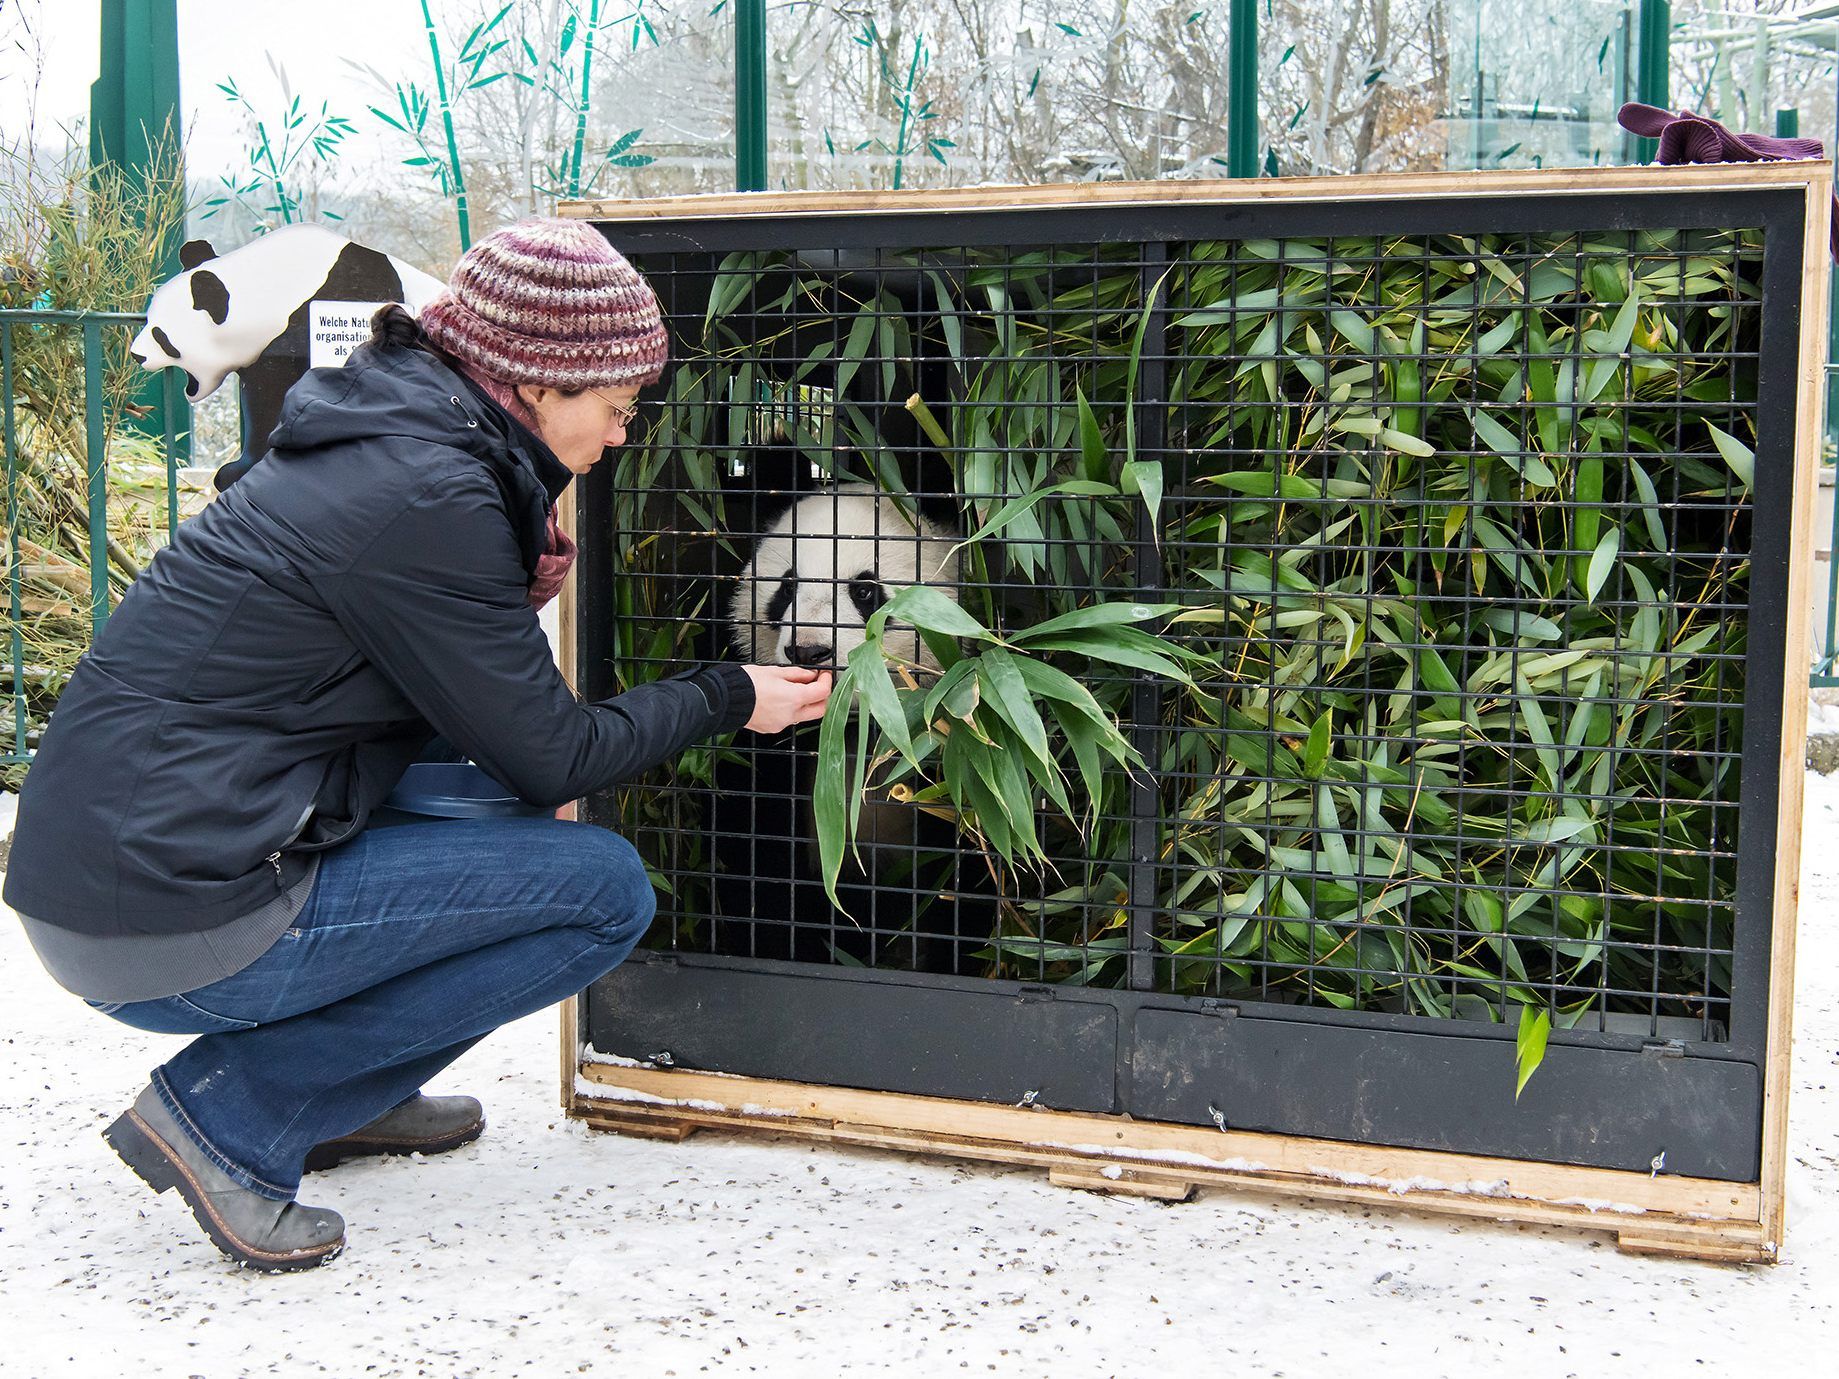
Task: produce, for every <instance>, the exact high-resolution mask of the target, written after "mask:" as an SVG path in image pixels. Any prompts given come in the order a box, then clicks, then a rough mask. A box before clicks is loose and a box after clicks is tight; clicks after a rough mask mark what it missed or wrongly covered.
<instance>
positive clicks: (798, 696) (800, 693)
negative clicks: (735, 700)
mask: <svg viewBox="0 0 1839 1379" xmlns="http://www.w3.org/2000/svg"><path fill="white" fill-rule="evenodd" d="M743 669H744V670H746V672H747V673H748V675H750V676H752V677H753V717H752V718H750V719H748V720H747V726H748V727H749V728H751V729H753V731H755V732H756V733H776V732H778V731H779V730H780V729H782V728H789V727H791V726H792V725H793V724H794V723H811V722H815V721H816V720H817V719H820V718H822V717H823V716H824V706H825V705H826V704H828V703H829V702H830V672H829V671H827V670H824V671H817V670H807V669H805V668H804V667H802V666H745V667H743Z"/></svg>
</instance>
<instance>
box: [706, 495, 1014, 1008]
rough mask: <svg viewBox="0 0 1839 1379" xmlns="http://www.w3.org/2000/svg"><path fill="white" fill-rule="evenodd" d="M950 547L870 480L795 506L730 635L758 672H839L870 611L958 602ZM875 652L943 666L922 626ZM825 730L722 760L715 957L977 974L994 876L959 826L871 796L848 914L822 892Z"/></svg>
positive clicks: (756, 564) (764, 742)
mask: <svg viewBox="0 0 1839 1379" xmlns="http://www.w3.org/2000/svg"><path fill="white" fill-rule="evenodd" d="M955 545H956V538H955V537H954V536H953V535H952V534H951V533H950V531H948V530H947V529H946V528H945V527H944V526H942V525H940V524H939V523H937V522H935V521H933V520H932V519H931V518H929V517H927V516H925V515H923V514H915V515H914V516H912V517H909V516H908V515H907V513H906V512H903V510H902V508H901V506H900V505H898V504H896V503H895V502H894V500H893V499H892V498H889V497H888V496H886V495H885V494H881V493H878V492H877V491H876V490H875V489H873V488H871V487H870V486H868V485H866V484H844V485H841V486H839V487H838V488H836V489H834V490H832V491H829V492H825V493H820V494H815V495H813V496H810V497H807V498H803V499H801V500H799V501H798V502H796V503H794V504H793V505H792V506H791V507H790V508H788V509H787V510H786V511H785V512H784V513H783V514H781V515H780V516H779V517H778V519H777V520H775V521H774V522H773V523H771V525H770V526H769V527H768V528H767V529H766V531H765V532H764V533H763V534H762V535H761V537H760V539H759V541H758V542H757V544H756V545H755V548H754V551H753V554H752V557H751V558H750V559H749V560H748V562H747V565H746V568H745V569H744V570H743V571H742V572H741V575H740V578H739V580H738V582H737V584H736V587H735V589H734V592H733V594H732V596H731V598H730V599H729V603H728V612H729V627H728V631H729V634H730V637H731V639H732V642H733V645H734V648H735V650H736V651H737V652H738V654H739V655H740V657H741V658H742V659H743V660H745V661H748V662H750V663H752V664H755V665H782V666H784V665H790V666H806V667H811V668H814V669H836V668H840V667H842V666H843V665H845V664H846V663H847V662H848V659H849V654H850V652H852V651H853V650H855V649H856V648H857V647H859V646H861V645H862V643H863V641H864V640H865V638H866V636H867V633H866V631H865V626H866V624H867V622H868V620H869V618H870V617H871V616H872V615H873V614H874V613H875V611H876V610H877V609H879V608H880V607H881V606H882V604H884V603H886V602H887V600H888V599H889V598H891V597H892V596H893V595H894V594H895V593H897V592H898V591H899V590H901V589H903V588H905V587H907V586H909V585H912V584H916V583H922V582H923V583H926V584H930V585H934V586H936V587H937V588H938V589H939V590H940V591H941V592H942V593H944V594H946V595H947V596H949V597H952V598H954V599H955V598H956V588H957V584H958V579H959V562H958V556H957V553H956V551H955V549H954V547H955ZM882 645H883V647H884V648H885V649H886V650H887V652H888V654H889V657H890V659H891V660H892V661H893V662H894V664H896V665H897V666H898V665H900V664H902V663H905V664H906V665H907V666H908V667H909V668H910V673H911V674H914V675H916V676H919V677H923V676H924V675H925V674H926V673H927V672H931V673H934V674H936V673H937V672H938V670H939V668H940V667H939V662H938V659H937V657H936V656H935V655H934V654H933V652H932V650H931V649H930V648H929V647H928V646H927V645H926V643H925V641H924V640H923V639H922V638H921V637H920V635H919V633H918V632H917V630H915V629H914V628H913V627H911V626H908V625H906V624H901V623H893V622H890V623H889V624H888V625H887V627H886V628H885V629H884V631H883V635H882ZM817 735H818V726H817V725H816V724H810V725H806V726H804V727H802V728H792V729H788V730H786V731H785V732H783V733H779V734H775V735H773V736H771V737H756V738H755V739H754V740H753V741H752V743H751V744H750V746H751V750H744V751H740V752H735V753H727V754H724V755H723V759H722V761H721V763H720V764H719V765H718V767H717V771H716V777H715V788H714V790H713V792H712V793H711V796H710V805H711V816H710V826H711V835H712V839H713V843H712V846H713V848H714V852H715V864H716V875H715V878H714V886H713V899H714V909H715V916H714V918H713V923H712V926H711V927H712V932H713V947H714V951H715V952H716V953H718V954H722V955H726V956H734V957H748V958H768V959H780V960H788V959H789V960H791V961H795V962H817V963H831V964H834V963H838V962H842V963H846V964H856V963H860V964H864V965H871V966H876V967H883V968H896V969H898V968H909V969H911V970H913V971H917V972H932V973H946V974H957V975H979V974H981V973H982V972H983V971H984V970H985V969H986V968H987V966H988V963H987V961H985V960H983V959H980V958H978V957H976V956H975V954H977V953H978V952H979V951H982V950H984V949H986V948H987V946H988V943H989V940H990V934H991V931H992V929H993V922H994V908H993V906H992V904H991V901H990V898H989V882H988V871H987V868H986V867H985V866H984V864H983V860H982V858H981V857H980V856H979V855H978V854H977V853H976V851H975V850H974V849H971V848H969V847H968V846H967V845H966V843H965V840H964V839H963V838H962V837H961V836H960V834H959V830H958V828H957V826H956V824H955V823H954V822H952V821H951V820H949V819H947V818H942V817H939V816H938V815H936V814H934V813H931V812H929V811H927V810H925V809H924V808H921V807H918V806H914V805H910V804H904V803H899V802H896V801H893V800H889V799H885V798H875V797H874V795H873V792H872V787H871V796H870V798H868V799H865V800H864V801H863V802H862V806H861V813H860V815H859V820H858V825H857V829H856V838H857V851H858V852H859V853H860V854H861V864H860V865H859V866H858V865H857V863H856V860H855V859H854V858H852V857H846V858H845V860H844V867H843V873H842V876H841V877H840V878H839V882H838V895H839V897H840V898H841V899H842V900H843V908H844V911H845V912H846V913H843V914H839V913H837V911H836V910H835V909H834V908H833V907H832V906H831V904H830V900H829V898H828V896H827V895H826V894H825V893H824V888H823V872H822V869H821V866H820V862H819V855H818V847H817V831H816V823H815V818H814V815H813V811H812V806H811V797H812V790H813V785H814V781H815V776H816V747H817Z"/></svg>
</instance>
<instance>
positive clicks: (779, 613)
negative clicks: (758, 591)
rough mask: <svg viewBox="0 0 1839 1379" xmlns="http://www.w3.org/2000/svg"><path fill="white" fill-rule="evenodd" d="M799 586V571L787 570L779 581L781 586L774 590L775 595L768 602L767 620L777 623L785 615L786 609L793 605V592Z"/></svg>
mask: <svg viewBox="0 0 1839 1379" xmlns="http://www.w3.org/2000/svg"><path fill="white" fill-rule="evenodd" d="M797 588H798V571H796V570H787V571H786V572H785V578H784V579H782V580H780V581H779V587H778V588H777V589H775V590H773V596H772V598H771V599H769V600H768V601H767V604H766V620H767V621H768V622H770V623H773V624H777V623H778V622H779V621H780V619H782V618H783V617H785V610H786V609H788V608H790V607H791V606H792V594H793V593H794V592H795V591H796V590H797Z"/></svg>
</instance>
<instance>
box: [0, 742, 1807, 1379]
mask: <svg viewBox="0 0 1839 1379" xmlns="http://www.w3.org/2000/svg"><path fill="white" fill-rule="evenodd" d="M10 803H11V798H10V797H3V796H0V808H3V807H4V806H6V805H10ZM9 826H10V825H9V824H8V822H7V820H6V819H5V818H4V817H3V816H0V835H3V834H4V833H5V832H6V831H7V828H8V827H9ZM1836 842H1839V777H1835V778H1832V779H1827V778H1825V777H1820V776H1810V777H1809V780H1808V809H1807V848H1806V855H1807V857H1808V859H1809V865H1808V867H1807V869H1806V873H1805V877H1804V884H1803V889H1802V896H1803V909H1802V925H1801V962H1800V966H1801V972H1802V979H1801V983H1800V992H1799V1000H1798V1005H1797V1014H1796V1023H1797V1027H1798V1028H1797V1031H1796V1033H1797V1036H1798V1037H1797V1042H1796V1051H1795V1071H1796V1086H1795V1091H1794V1103H1793V1113H1792V1115H1793V1146H1792V1166H1791V1168H1790V1172H1789V1194H1790V1227H1789V1237H1788V1248H1787V1252H1786V1256H1785V1258H1784V1260H1783V1262H1782V1263H1780V1264H1778V1265H1776V1266H1774V1267H1773V1268H1762V1267H1758V1268H1730V1267H1716V1266H1710V1265H1694V1264H1685V1263H1671V1262H1667V1261H1663V1260H1653V1259H1638V1258H1628V1257H1624V1256H1621V1255H1619V1254H1617V1253H1616V1251H1615V1249H1614V1247H1613V1246H1612V1245H1611V1244H1609V1243H1608V1238H1607V1237H1606V1236H1597V1235H1587V1234H1579V1233H1575V1232H1567V1231H1556V1230H1544V1229H1537V1228H1524V1227H1511V1226H1499V1225H1491V1224H1485V1223H1470V1224H1462V1225H1456V1224H1452V1223H1451V1222H1449V1221H1448V1220H1444V1219H1439V1218H1436V1217H1433V1216H1428V1215H1419V1214H1414V1213H1411V1212H1408V1211H1404V1210H1398V1211H1383V1212H1380V1211H1369V1210H1365V1209H1360V1208H1343V1207H1334V1206H1308V1205H1304V1204H1300V1203H1297V1202H1294V1201H1283V1200H1275V1199H1263V1198H1259V1197H1253V1196H1246V1195H1243V1194H1239V1193H1230V1192H1223V1191H1204V1192H1202V1193H1201V1194H1200V1195H1199V1196H1198V1197H1197V1198H1196V1199H1195V1200H1194V1201H1192V1202H1190V1203H1187V1204H1185V1205H1178V1206H1169V1205H1165V1204H1161V1203H1153V1202H1143V1201H1131V1200H1124V1199H1115V1200H1114V1199H1109V1198H1104V1197H1099V1196H1094V1195H1091V1194H1087V1193H1080V1192H1072V1191H1068V1190H1065V1189H1062V1188H1056V1187H1050V1186H1049V1185H1048V1184H1047V1183H1046V1181H1045V1179H1044V1177H1043V1175H1041V1174H1039V1173H1038V1172H1034V1171H1025V1170H1005V1169H1000V1168H989V1167H981V1166H973V1165H966V1164H962V1163H957V1162H950V1161H938V1162H919V1161H916V1160H913V1159H910V1158H906V1157H903V1156H901V1155H898V1154H892V1153H880V1152H873V1151H851V1150H847V1149H833V1148H824V1147H808V1146H802V1145H796V1144H792V1143H772V1142H765V1141H761V1140H757V1139H749V1138H742V1137H738V1136H727V1135H720V1134H711V1133H704V1134H701V1135H698V1136H695V1137H694V1138H692V1139H689V1140H686V1141H685V1142H683V1143H682V1144H676V1145H669V1144H656V1143H650V1142H647V1141H640V1140H627V1139H620V1138H617V1137H614V1136H610V1135H600V1134H596V1133H593V1132H590V1131H587V1130H584V1129H583V1128H582V1127H581V1126H579V1125H577V1124H573V1123H569V1122H566V1121H564V1120H563V1119H562V1117H561V1116H560V1114H559V1112H558V1110H557V1105H556V1099H557V1088H556V1078H557V1068H556V1026H555V1017H554V1014H553V1013H545V1014H543V1015H540V1016H536V1017H533V1018H531V1019H529V1020H524V1021H521V1022H519V1023H518V1024H515V1025H510V1026H507V1027H506V1028H504V1029H502V1030H500V1031H499V1032H498V1033H497V1034H495V1035H494V1036H492V1037H491V1038H490V1039H488V1040H486V1041H485V1042H484V1043H483V1044H482V1045H480V1046H479V1048H477V1049H476V1050H474V1051H473V1052H472V1053H471V1054H470V1055H468V1057H467V1058H465V1059H464V1060H463V1061H461V1062H460V1063H459V1064H457V1065H456V1066H455V1067H454V1068H453V1069H451V1070H450V1072H449V1074H448V1076H446V1077H445V1078H444V1079H442V1081H441V1083H440V1084H438V1085H437V1086H436V1087H435V1088H434V1090H437V1091H438V1090H448V1091H462V1090H463V1091H467V1092H471V1093H474V1094H476V1095H479V1096H481V1097H483V1098H484V1100H485V1102H486V1105H487V1113H488V1116H489V1118H490V1125H489V1128H488V1129H487V1131H486V1135H485V1138H484V1139H482V1140H481V1141H479V1143H477V1144H476V1145H473V1146H471V1147H469V1148H466V1149H463V1150H460V1151H458V1152H456V1153H453V1154H450V1155H447V1156H445V1157H442V1158H436V1159H431V1160H427V1161H421V1162H417V1161H412V1160H404V1161H395V1162H390V1163H376V1162H372V1163H356V1164H349V1165H346V1166H344V1167H342V1168H340V1169H338V1170H337V1171H335V1172H333V1173H329V1174H324V1175H319V1176H316V1177H313V1178H309V1179H308V1180H307V1181H308V1191H307V1193H306V1194H305V1197H306V1200H308V1201H310V1202H313V1203H316V1204H319V1205H324V1206H330V1207H335V1208H337V1209H338V1210H339V1211H341V1212H342V1213H344V1215H345V1217H346V1220H347V1221H348V1222H349V1240H350V1244H349V1247H348V1249H347V1250H346V1253H345V1254H344V1255H343V1256H342V1257H341V1258H339V1259H338V1260H336V1261H334V1262H333V1263H332V1264H331V1265H329V1266H327V1267H325V1268H323V1269H319V1270H316V1271H314V1272H311V1273H308V1274H304V1275H291V1276H282V1277H265V1276H258V1275H251V1274H244V1273H240V1272H238V1271H236V1270H235V1269H232V1268H230V1267H229V1266H228V1265H227V1264H226V1263H225V1262H224V1260H223V1259H222V1258H221V1256H219V1255H218V1254H217V1252H216V1251H215V1250H214V1249H212V1248H211V1247H210V1246H209V1245H208V1244H207V1243H206V1242H205V1241H204V1239H203V1238H202V1237H201V1235H200V1234H199V1232H198V1231H197V1230H196V1228H195V1227H194V1226H193V1224H192V1222H191V1219H190V1217H189V1216H188V1215H186V1214H185V1213H184V1210H183V1208H182V1207H181V1205H180V1204H179V1202H178V1199H177V1197H176V1195H174V1194H170V1193H169V1194H167V1195H166V1196H164V1197H159V1198H155V1197H153V1196H151V1195H150V1194H148V1193H147V1192H146V1190H145V1189H144V1188H142V1187H141V1186H140V1184H139V1183H138V1182H136V1181H134V1180H133V1179H132V1178H131V1177H130V1176H129V1175H128V1173H127V1172H126V1170H125V1169H124V1168H123V1167H122V1165H121V1164H120V1163H119V1162H118V1161H117V1160H116V1159H115V1158H114V1157H113V1155H112V1154H111V1153H110V1152H109V1150H108V1149H107V1147H106V1146H105V1145H104V1144H103V1142H102V1140H101V1138H100V1135H99V1132H100V1130H101V1128H102V1127H103V1125H104V1124H106V1123H107V1121H108V1120H109V1119H110V1118H112V1117H113V1116H114V1115H115V1114H117V1112H118V1111H119V1110H120V1109H121V1108H122V1107H123V1106H124V1105H125V1104H126V1103H127V1101H128V1100H129V1099H130V1098H131V1097H132V1096H133V1094H134V1093H135V1091H136V1090H137V1089H138V1088H139V1087H140V1085H141V1084H142V1082H143V1081H144V1080H145V1077H146V1074H147V1072H148V1070H149V1069H150V1068H151V1067H152V1066H153V1065H154V1064H155V1063H158V1062H160V1061H161V1060H162V1059H164V1058H165V1057H167V1056H168V1051H169V1050H170V1049H171V1048H173V1047H175V1046H176V1041H174V1040H172V1039H168V1038H163V1037H161V1036H156V1035H143V1034H139V1033H137V1032H135V1031H133V1030H129V1029H127V1028H126V1027H124V1026H121V1025H117V1024H114V1023H113V1022H111V1021H109V1020H107V1019H105V1018H103V1017H101V1016H98V1015H94V1014H92V1013H91V1012H90V1011H89V1010H88V1009H87V1008H86V1007H84V1006H83V1005H82V1004H81V1003H80V1002H78V1001H77V1000H75V999H74V998H73V997H69V996H66V995H64V994H63V993H62V992H61V991H59V990H58V989H57V988H56V987H55V986H54V985H53V984H52V983H51V982H50V980H49V979H48V978H47V977H46V976H45V975H44V974H43V972H42V971H41V970H40V968H39V967H38V965H37V963H36V961H35V960H34V959H33V958H32V955H31V953H30V950H29V949H28V948H27V947H26V944H25V941H24V939H23V937H22V935H21V933H20V931H19V929H18V927H17V925H15V924H14V923H13V922H12V921H11V918H10V916H4V915H0V990H4V991H6V992H7V1000H6V1006H5V1008H6V1011H7V1018H6V1019H5V1021H4V1031H5V1033H4V1037H5V1040H6V1056H5V1057H4V1059H3V1060H0V1299H3V1301H0V1317H4V1322H3V1323H0V1374H3V1375H7V1376H13V1375H20V1376H33V1377H34V1379H39V1377H40V1376H65V1375H70V1376H81V1379H89V1376H93V1375H100V1374H108V1373H132V1374H141V1375H148V1376H160V1377H162V1379H163V1376H168V1375H172V1376H181V1377H183V1376H204V1375H208V1376H211V1379H228V1377H232V1376H252V1375H269V1374H273V1375H282V1376H294V1375H318V1374H330V1375H336V1376H341V1379H342V1377H343V1376H432V1377H434V1379H456V1377H457V1376H463V1375H477V1376H487V1377H495V1376H500V1375H525V1374H527V1375H535V1376H551V1375H563V1374H575V1373H581V1374H605V1375H621V1376H632V1377H633V1379H651V1377H652V1376H660V1375H686V1376H687V1375H696V1374H704V1373H722V1374H786V1375H790V1374H799V1375H812V1376H819V1377H820V1379H821V1376H825V1375H830V1374H844V1373H849V1374H878V1375H882V1374H894V1375H919V1374H924V1375H928V1376H931V1375H939V1374H948V1373H956V1372H959V1371H964V1372H968V1373H996V1374H1001V1375H1017V1376H1046V1375H1050V1374H1051V1375H1053V1376H1054V1377H1055V1379H1070V1377H1072V1376H1085V1375H1128V1376H1139V1375H1146V1374H1153V1373H1157V1372H1159V1371H1160V1372H1163V1373H1185V1372H1188V1369H1189V1367H1193V1368H1198V1367H1200V1366H1203V1365H1204V1366H1205V1367H1206V1371H1207V1372H1209V1373H1212V1374H1220V1375H1228V1376H1234V1377H1235V1379H1237V1377H1238V1376H1245V1377H1246V1379H1260V1377H1262V1376H1296V1377H1298V1379H1314V1376H1325V1375H1333V1376H1337V1379H1338V1377H1339V1376H1343V1375H1347V1374H1350V1373H1357V1374H1362V1375H1391V1374H1405V1373H1409V1374H1410V1375H1412V1376H1413V1379H1437V1376H1446V1375H1447V1376H1458V1375H1459V1376H1463V1379H1470V1376H1477V1375H1508V1374H1511V1375H1520V1374H1524V1375H1529V1376H1531V1375H1537V1376H1539V1379H1563V1376H1567V1375H1579V1376H1591V1377H1592V1379H1595V1377H1596V1376H1619V1375H1625V1374H1632V1373H1636V1372H1638V1369H1646V1370H1649V1371H1651V1372H1654V1373H1656V1374H1658V1373H1661V1372H1663V1371H1664V1372H1665V1373H1667V1374H1675V1373H1718V1372H1722V1373H1723V1374H1726V1375H1734V1376H1749V1375H1765V1374H1766V1375H1780V1376H1801V1375H1812V1374H1819V1373H1826V1374H1831V1373H1833V1372H1834V1370H1833V1368H1832V1365H1833V1355H1834V1353H1835V1351H1836V1350H1839V1056H1836V1050H1839V925H1836V924H1835V922H1834V921H1835V919H1839V847H1835V846H1834V844H1835V843H1836ZM1821 1356H1825V1357H1826V1358H1825V1359H1821V1358H1820V1357H1821ZM1176 1366H1181V1367H1183V1368H1182V1369H1180V1370H1177V1369H1175V1368H1174V1367H1176Z"/></svg>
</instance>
